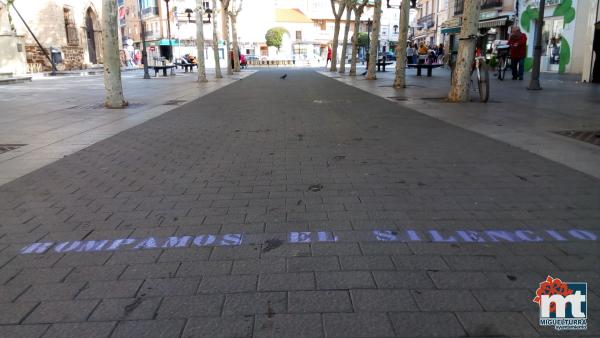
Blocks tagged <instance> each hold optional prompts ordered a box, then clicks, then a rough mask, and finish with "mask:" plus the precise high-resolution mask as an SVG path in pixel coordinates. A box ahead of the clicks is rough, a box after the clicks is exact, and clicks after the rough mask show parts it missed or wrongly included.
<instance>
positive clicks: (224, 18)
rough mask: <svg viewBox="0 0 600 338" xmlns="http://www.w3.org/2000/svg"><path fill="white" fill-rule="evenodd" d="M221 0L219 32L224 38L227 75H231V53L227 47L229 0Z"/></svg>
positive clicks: (228, 41)
mask: <svg viewBox="0 0 600 338" xmlns="http://www.w3.org/2000/svg"><path fill="white" fill-rule="evenodd" d="M220 1H221V33H222V34H223V40H225V58H226V59H227V75H233V67H232V64H231V53H230V49H229V43H230V40H229V1H230V0H220Z"/></svg>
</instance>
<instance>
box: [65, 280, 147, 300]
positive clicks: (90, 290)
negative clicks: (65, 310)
mask: <svg viewBox="0 0 600 338" xmlns="http://www.w3.org/2000/svg"><path fill="white" fill-rule="evenodd" d="M142 282H143V281H141V280H124V281H93V282H89V283H87V284H86V286H85V287H84V288H83V290H81V292H79V294H78V295H77V299H101V298H125V297H133V296H135V293H136V292H137V291H138V289H139V288H140V285H142Z"/></svg>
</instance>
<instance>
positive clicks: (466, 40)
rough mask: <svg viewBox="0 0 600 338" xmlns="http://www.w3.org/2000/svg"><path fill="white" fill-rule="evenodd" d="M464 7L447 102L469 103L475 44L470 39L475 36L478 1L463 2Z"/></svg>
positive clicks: (474, 41) (475, 41)
mask: <svg viewBox="0 0 600 338" xmlns="http://www.w3.org/2000/svg"><path fill="white" fill-rule="evenodd" d="M464 6H465V7H464V14H463V22H462V27H461V31H460V40H459V41H460V43H459V45H458V55H457V58H456V66H455V67H454V70H453V72H452V79H453V81H452V87H451V88H450V93H448V101H450V102H467V101H469V84H470V82H471V65H472V64H473V60H474V57H475V45H476V43H477V39H474V38H471V37H472V36H477V23H478V22H479V10H480V1H465V5H464Z"/></svg>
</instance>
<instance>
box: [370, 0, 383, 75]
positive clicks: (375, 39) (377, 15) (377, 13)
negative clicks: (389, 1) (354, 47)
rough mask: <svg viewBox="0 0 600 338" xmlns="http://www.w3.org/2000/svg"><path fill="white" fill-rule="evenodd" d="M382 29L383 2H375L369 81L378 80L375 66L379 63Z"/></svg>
mask: <svg viewBox="0 0 600 338" xmlns="http://www.w3.org/2000/svg"><path fill="white" fill-rule="evenodd" d="M380 29H381V0H375V8H374V9H373V33H372V35H371V45H370V46H369V66H368V67H367V80H375V79H377V75H376V74H375V66H376V63H377V45H378V44H379V30H380Z"/></svg>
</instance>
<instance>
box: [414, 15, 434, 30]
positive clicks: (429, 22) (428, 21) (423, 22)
mask: <svg viewBox="0 0 600 338" xmlns="http://www.w3.org/2000/svg"><path fill="white" fill-rule="evenodd" d="M417 25H419V27H422V28H425V29H429V28H430V27H433V25H434V24H433V14H428V15H425V16H424V17H421V18H419V19H418V20H417Z"/></svg>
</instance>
